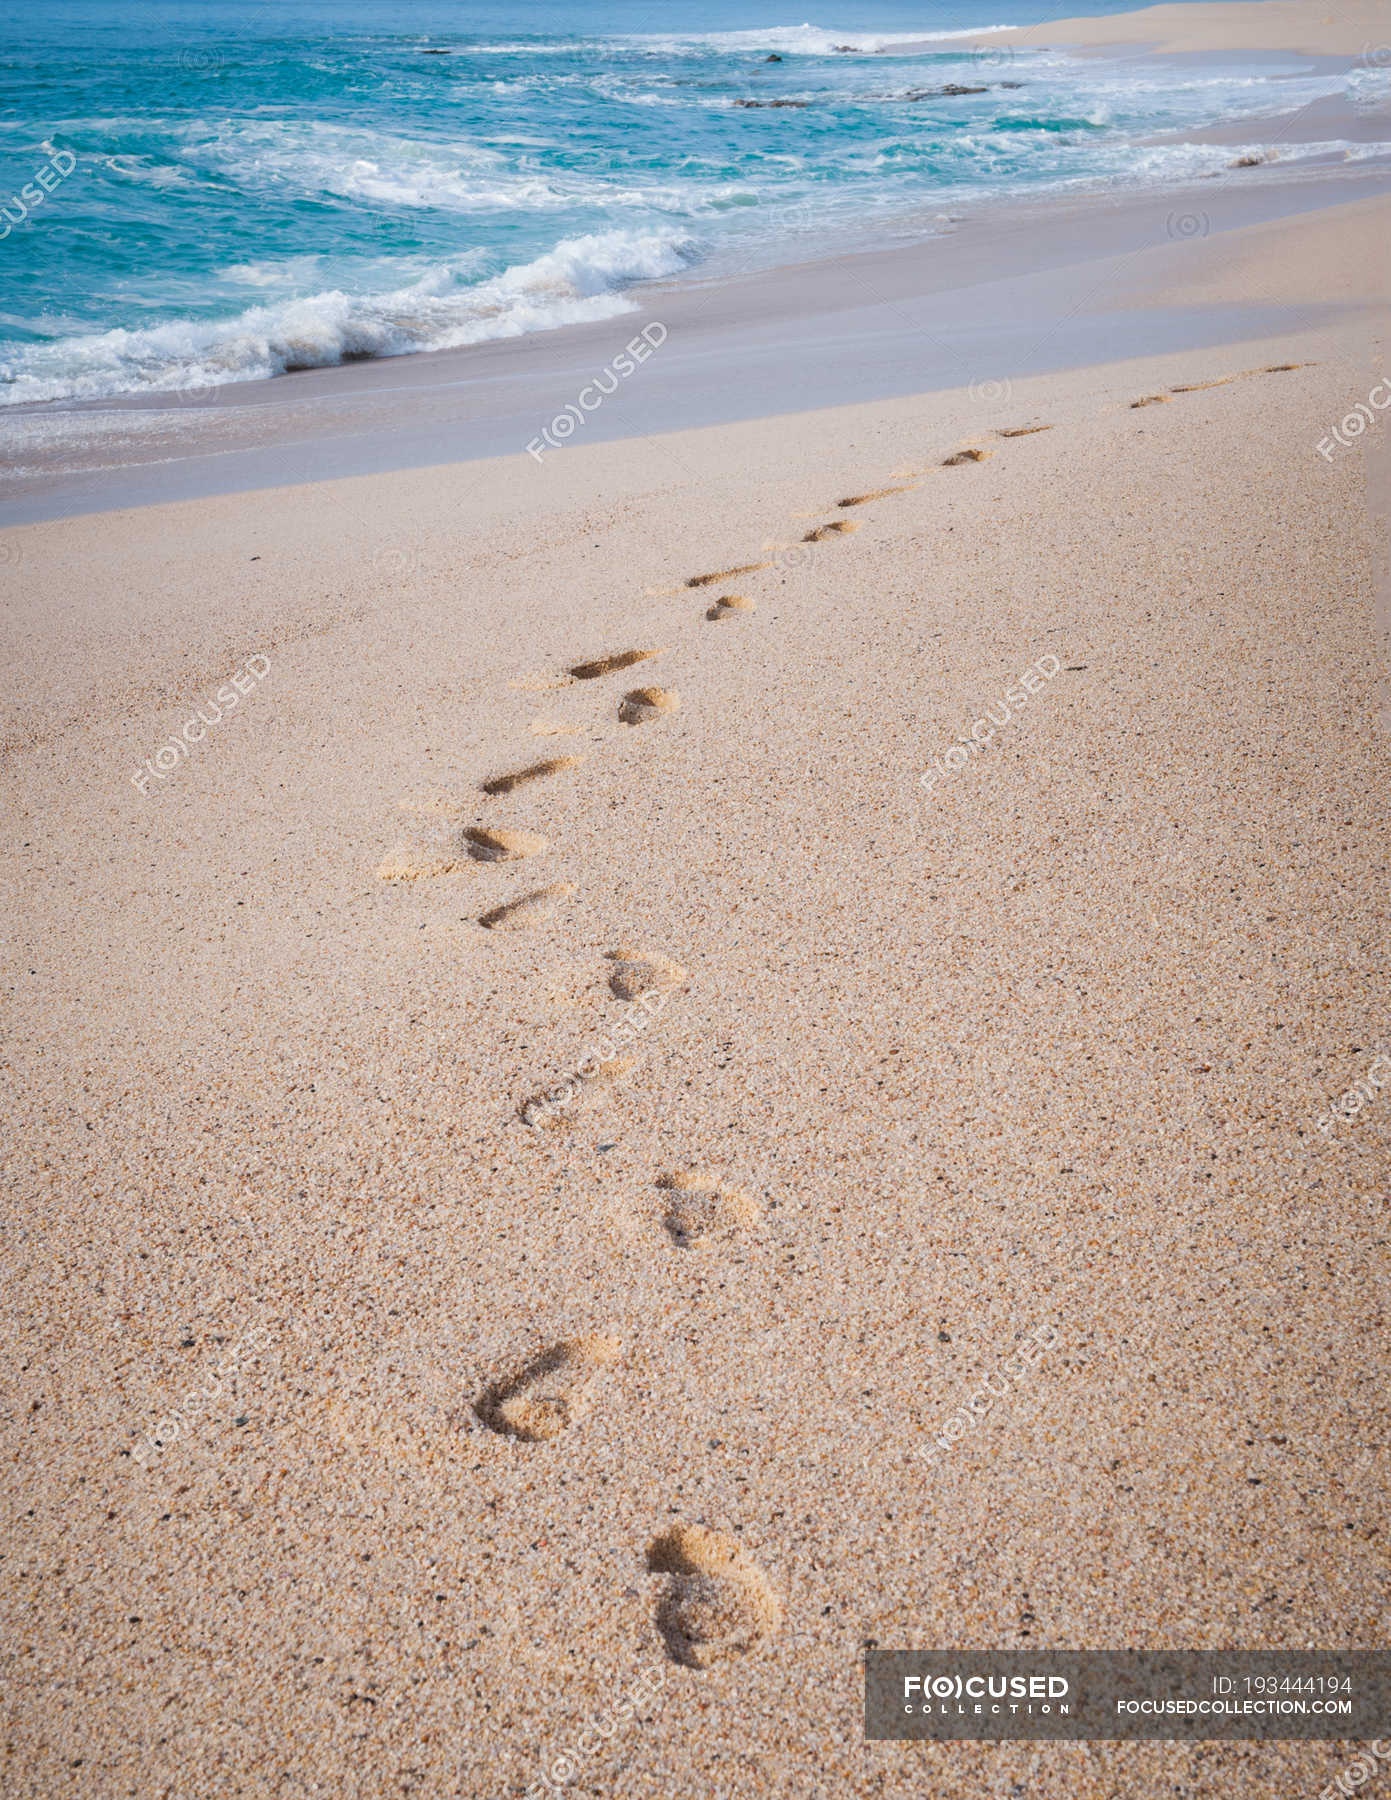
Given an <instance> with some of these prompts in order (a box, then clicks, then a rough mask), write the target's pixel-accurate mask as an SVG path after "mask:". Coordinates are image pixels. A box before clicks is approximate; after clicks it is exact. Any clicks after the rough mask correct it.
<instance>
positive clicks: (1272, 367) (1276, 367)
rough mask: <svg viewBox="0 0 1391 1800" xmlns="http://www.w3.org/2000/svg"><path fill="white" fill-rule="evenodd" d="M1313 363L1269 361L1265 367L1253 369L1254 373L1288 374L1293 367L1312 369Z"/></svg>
mask: <svg viewBox="0 0 1391 1800" xmlns="http://www.w3.org/2000/svg"><path fill="white" fill-rule="evenodd" d="M1313 366H1314V365H1313V363H1267V364H1266V366H1265V367H1264V368H1263V369H1252V370H1251V373H1252V374H1253V375H1288V374H1289V372H1290V370H1291V369H1312V368H1313Z"/></svg>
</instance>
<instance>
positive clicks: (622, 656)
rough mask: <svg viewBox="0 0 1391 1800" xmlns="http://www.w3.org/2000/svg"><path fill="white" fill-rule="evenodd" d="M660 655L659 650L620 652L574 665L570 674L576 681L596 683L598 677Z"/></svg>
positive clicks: (629, 667)
mask: <svg viewBox="0 0 1391 1800" xmlns="http://www.w3.org/2000/svg"><path fill="white" fill-rule="evenodd" d="M661 654H662V653H661V651H660V650H620V651H618V653H617V654H616V655H614V656H601V657H599V658H598V660H597V661H595V662H584V663H576V664H575V666H574V668H573V669H571V671H570V673H571V674H572V675H573V676H574V678H575V680H576V681H596V680H597V679H598V677H599V676H600V675H612V674H614V673H615V671H617V670H618V669H631V668H632V666H633V664H634V663H640V662H647V661H649V660H650V659H651V658H652V657H654V656H660V655H661Z"/></svg>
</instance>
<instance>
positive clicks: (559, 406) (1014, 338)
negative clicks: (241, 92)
mask: <svg viewBox="0 0 1391 1800" xmlns="http://www.w3.org/2000/svg"><path fill="white" fill-rule="evenodd" d="M1295 4H1296V5H1297V6H1304V5H1305V4H1306V0H1295ZM1248 7H1249V8H1253V9H1256V10H1261V11H1263V10H1264V9H1265V8H1268V7H1275V8H1278V9H1280V13H1281V18H1282V20H1283V18H1284V16H1285V15H1286V14H1287V13H1288V11H1289V7H1288V4H1287V0H1236V4H1235V5H1229V4H1228V0H1213V4H1212V6H1211V8H1209V7H1200V8H1196V9H1188V10H1197V11H1200V12H1204V13H1206V12H1207V11H1209V10H1211V11H1213V12H1215V13H1219V14H1222V15H1223V16H1224V17H1225V15H1226V14H1228V13H1229V12H1232V13H1235V14H1237V15H1240V17H1239V19H1238V24H1239V26H1240V29H1237V28H1236V27H1233V28H1232V30H1231V32H1230V33H1229V35H1231V36H1235V37H1236V38H1241V37H1242V36H1243V34H1244V35H1246V36H1249V35H1250V31H1249V27H1248V25H1247V24H1246V23H1245V10H1246V9H1247V8H1248ZM1157 10H1158V11H1160V12H1163V13H1165V14H1166V15H1167V14H1168V13H1170V12H1172V11H1175V10H1177V11H1178V12H1184V11H1185V9H1184V8H1182V7H1180V8H1178V9H1172V8H1161V9H1157ZM1148 18H1149V15H1148V14H1127V15H1118V16H1116V17H1113V18H1111V19H1105V18H1103V19H1100V20H1095V21H1083V22H1082V24H1084V25H1085V24H1088V23H1090V24H1092V25H1095V26H1096V27H1097V29H1098V30H1099V31H1100V30H1101V29H1102V28H1103V27H1104V28H1105V29H1106V30H1107V31H1110V32H1111V33H1112V34H1113V35H1112V36H1109V37H1104V41H1103V40H1102V39H1098V40H1097V42H1096V43H1095V44H1091V43H1088V44H1084V45H1082V46H1081V47H1083V48H1092V49H1095V50H1096V52H1097V54H1100V55H1112V56H1114V55H1115V54H1116V53H1117V52H1118V51H1121V50H1127V49H1128V50H1132V51H1134V52H1135V54H1137V55H1142V56H1149V55H1150V54H1152V51H1151V49H1150V47H1149V46H1148V45H1147V44H1146V42H1145V41H1144V40H1142V39H1141V38H1139V37H1136V36H1135V35H1133V34H1134V33H1135V32H1137V31H1138V30H1139V29H1140V27H1138V26H1136V25H1135V24H1134V22H1135V21H1137V20H1147V19H1148ZM1118 19H1119V21H1120V22H1119V23H1118V22H1117V20H1118ZM1072 23H1073V22H1064V26H1063V27H1060V28H1059V29H1063V28H1064V27H1065V28H1067V29H1070V28H1071V25H1072ZM1122 27H1124V30H1122ZM1036 29H1042V28H1041V27H1040V28H1036ZM1126 32H1130V33H1131V34H1132V35H1130V36H1126V35H1125V33H1126ZM1103 35H1104V34H1103ZM1296 35H1297V34H1296ZM997 36H998V37H999V38H1000V39H1001V40H1003V39H1004V38H1006V37H1009V38H1011V40H1016V39H1017V40H1018V41H1020V42H1022V41H1023V34H1020V33H1019V32H1018V31H1017V30H1015V31H1011V32H1007V33H1006V32H1002V33H999V34H992V35H991V39H990V42H991V43H994V42H995V39H996V37H997ZM1208 38H1209V40H1210V41H1209V42H1207V44H1206V45H1205V47H1204V48H1203V49H1202V50H1201V51H1200V52H1199V51H1192V50H1187V49H1185V50H1180V51H1177V52H1174V53H1172V59H1173V60H1180V61H1188V62H1192V63H1193V64H1194V65H1195V66H1208V65H1211V64H1213V63H1215V62H1217V61H1219V60H1220V58H1221V57H1222V55H1223V54H1224V53H1226V52H1228V51H1229V49H1230V45H1229V43H1228V41H1227V37H1226V36H1224V35H1223V32H1222V31H1221V30H1220V29H1216V28H1214V29H1212V30H1210V31H1209V33H1208ZM1262 47H1263V48H1265V49H1267V50H1269V52H1270V53H1271V54H1272V55H1282V54H1285V53H1284V52H1281V51H1279V50H1277V49H1276V48H1275V47H1274V46H1273V45H1271V44H1270V43H1269V42H1268V41H1267V42H1265V43H1264V44H1263V45H1262ZM1008 53H1010V47H1009V46H1006V48H1005V50H1004V51H1002V54H1008ZM1320 60H1321V61H1324V62H1326V63H1327V64H1328V65H1329V66H1330V67H1334V68H1339V69H1342V68H1346V67H1348V66H1350V65H1349V62H1348V59H1347V58H1346V56H1345V55H1337V54H1332V55H1327V56H1324V57H1322V58H1321V59H1320ZM1146 141H1147V142H1151V143H1154V144H1164V143H1168V142H1175V141H1190V142H1195V143H1208V144H1212V145H1226V146H1232V147H1245V148H1246V149H1248V150H1249V151H1251V152H1252V153H1253V154H1258V155H1260V156H1262V157H1264V158H1266V159H1267V161H1266V165H1265V166H1262V167H1258V168H1252V169H1242V170H1237V169H1236V168H1235V167H1234V165H1233V164H1228V166H1227V168H1226V169H1225V170H1221V171H1218V172H1217V173H1216V174H1215V175H1214V176H1210V177H1207V178H1200V179H1192V180H1188V181H1184V182H1182V183H1174V184H1171V185H1166V186H1163V187H1158V186H1156V187H1154V188H1150V189H1133V188H1130V189H1118V188H1116V187H1107V186H1092V185H1087V186H1085V187H1083V188H1081V189H1080V190H1079V191H1075V192H1053V193H1049V194H1044V195H1040V196H1032V195H1031V196H1019V195H1013V196H989V197H982V198H979V199H975V200H971V199H967V200H962V201H958V202H956V203H955V204H956V205H957V206H959V208H960V211H959V214H958V216H957V217H956V218H955V219H954V221H953V223H952V224H951V225H950V227H949V228H947V229H946V230H942V229H940V228H936V229H934V227H936V226H937V218H938V215H935V214H934V213H933V211H932V209H931V208H930V207H928V206H924V207H923V208H922V209H921V210H920V211H919V212H916V213H912V214H905V215H903V218H902V221H901V226H900V230H901V231H902V232H904V233H911V234H913V241H910V242H907V243H895V244H891V245H888V246H885V245H882V244H881V245H880V246H878V247H874V248H861V247H854V248H847V249H844V250H841V251H839V252H834V251H833V252H830V253H828V254H825V255H822V256H819V257H815V258H812V259H809V260H808V259H798V260H793V261H788V262H783V263H778V264H774V265H772V266H769V267H765V268H762V269H757V270H754V271H747V272H734V273H729V272H722V271H720V270H718V269H716V270H714V271H707V272H704V273H703V272H702V271H701V270H700V269H695V270H692V271H691V272H690V273H689V274H686V275H683V276H679V277H674V278H669V279H665V280H658V281H651V282H645V283H639V284H636V285H635V286H633V287H631V288H628V289H626V290H624V297H625V298H626V299H627V300H629V301H630V302H631V308H630V310H629V311H627V312H625V313H623V314H621V315H618V316H616V317H613V318H609V319H606V320H604V321H601V322H595V323H592V324H584V325H570V326H562V327H557V328H555V329H553V330H548V331H540V332H535V333H527V334H523V335H521V336H518V337H516V338H508V339H498V340H492V341H485V342H483V343H479V344H475V345H471V346H468V347H465V348H463V349H458V350H432V351H419V352H415V353H413V354H410V355H406V356H401V357H381V358H373V359H369V360H365V361H350V362H343V363H338V364H335V365H332V366H328V367H323V368H315V369H308V370H303V371H297V372H294V373H287V374H284V375H280V376H276V377H273V378H270V379H265V380H257V381H249V382H238V383H231V384H228V385H226V386H222V387H216V388H211V389H204V390H194V391H181V392H173V393H166V394H159V395H150V394H143V393H142V394H126V395H120V396H116V397H112V398H109V399H98V400H81V401H65V402H51V403H43V402H36V403H32V404H29V405H25V406H17V407H12V408H6V409H4V411H3V412H0V443H4V444H5V445H6V447H7V452H8V454H7V461H8V463H9V464H10V471H9V473H8V475H7V477H6V478H5V479H4V480H3V481H0V527H4V526H7V525H17V524H24V523H29V522H34V521H36V520H40V519H45V518H56V517H62V516H76V515H79V514H82V513H86V512H92V511H105V510H112V509H120V508H125V507H130V506H143V505H150V504H157V503H159V502H160V501H161V500H170V499H180V498H189V499H191V498H198V497H202V496H210V495H214V494H218V493H231V492H246V491H250V490H254V489H258V488H265V487H271V486H276V485H280V484H282V483H286V484H297V483H303V482H305V481H311V480H315V479H320V478H323V477H324V476H351V475H366V474H372V473H381V472H385V471H387V470H389V469H399V468H412V467H427V466H432V465H434V464H437V463H441V462H453V461H475V460H478V459H480V458H487V457H494V456H501V455H508V454H512V453H514V452H524V450H525V446H526V445H527V444H529V443H534V442H536V441H537V440H538V435H541V441H542V443H543V448H544V450H545V452H546V453H552V451H553V446H554V444H555V443H556V442H558V440H557V439H556V436H555V432H554V431H551V430H550V427H551V426H552V425H554V424H556V423H557V422H558V421H563V418H564V414H565V410H566V409H567V408H568V411H569V413H570V415H571V418H572V420H573V421H574V429H575V430H577V431H582V432H583V434H584V435H585V436H586V437H587V438H588V439H589V440H590V441H596V442H597V441H607V440H609V439H611V438H613V437H619V436H625V435H634V434H636V435H649V434H653V433H660V432H669V431H673V430H680V429H683V428H685V427H698V426H703V425H709V424H716V423H733V422H735V421H737V420H740V419H748V418H754V417H759V416H765V415H774V414H784V413H789V412H793V411H797V410H804V409H808V408H815V407H817V406H822V405H828V404H829V405H835V404H839V403H848V402H850V401H852V400H854V399H855V398H857V397H862V396H863V397H875V398H888V397H891V396H898V397H902V396H905V395H908V394H911V393H914V392H933V391H939V390H940V389H942V388H944V387H950V386H959V385H971V384H973V383H974V384H981V383H989V382H995V383H998V382H1000V381H1004V380H1013V379H1020V378H1023V377H1025V376H1028V375H1030V374H1035V373H1041V372H1045V371H1046V370H1048V369H1056V368H1062V367H1067V366H1069V364H1071V365H1072V366H1080V365H1081V364H1083V363H1085V362H1088V361H1090V360H1093V359H1094V355H1095V350H1096V343H1097V337H1098V333H1099V334H1100V337H1101V339H1102V340H1103V341H1104V342H1105V343H1106V345H1107V349H1106V354H1107V356H1108V358H1110V359H1112V360H1125V359H1127V358H1132V357H1135V356H1138V355H1141V354H1144V352H1145V351H1146V350H1147V349H1153V350H1155V351H1159V350H1162V349H1163V348H1165V347H1180V346H1181V345H1189V346H1193V347H1197V346H1199V345H1207V344H1214V343H1218V342H1222V341H1235V339H1237V338H1239V337H1241V336H1246V337H1252V336H1261V335H1269V334H1270V333H1271V332H1272V331H1275V330H1277V329H1281V328H1283V327H1285V326H1287V325H1289V324H1291V323H1293V320H1292V319H1291V318H1290V317H1289V316H1288V315H1286V316H1284V317H1277V316H1276V315H1274V314H1269V313H1267V314H1263V315H1257V314H1249V315H1247V316H1237V315H1231V314H1228V315H1222V316H1216V315H1214V316H1211V317H1208V318H1205V319H1200V318H1196V317H1188V318H1186V319H1185V320H1184V322H1183V329H1184V334H1185V335H1182V336H1178V335H1175V325H1176V322H1175V321H1174V320H1172V319H1170V320H1167V321H1165V320H1160V319H1156V320H1154V321H1152V322H1151V325H1150V327H1149V335H1148V336H1147V335H1146V331H1145V330H1144V329H1142V328H1141V327H1140V326H1139V324H1138V322H1137V321H1136V320H1135V318H1134V316H1133V313H1131V312H1130V311H1129V310H1128V309H1122V312H1121V314H1120V315H1119V316H1118V315H1117V314H1116V313H1115V312H1114V311H1113V310H1112V309H1110V308H1109V307H1108V305H1107V302H1106V299H1105V294H1106V290H1107V284H1108V280H1109V274H1110V271H1108V269H1107V266H1106V265H1107V262H1108V259H1109V260H1110V261H1111V262H1112V263H1114V264H1115V265H1116V268H1117V271H1118V272H1120V273H1121V274H1123V266H1122V265H1123V264H1124V263H1125V262H1126V261H1128V260H1129V259H1130V258H1131V257H1133V256H1134V255H1136V254H1138V253H1139V252H1140V251H1142V250H1143V249H1144V248H1146V247H1159V246H1162V245H1163V243H1164V242H1165V240H1166V238H1168V239H1170V240H1172V239H1173V238H1174V237H1175V235H1176V233H1179V232H1183V231H1191V232H1193V233H1195V234H1201V235H1202V236H1203V237H1205V238H1208V237H1220V236H1222V235H1223V234H1226V233H1229V232H1231V231H1239V230H1241V229H1242V228H1244V227H1247V226H1254V225H1259V224H1262V223H1266V222H1268V221H1270V220H1271V219H1274V218H1278V217H1280V216H1294V215H1296V214H1305V213H1308V212H1310V211H1314V210H1318V209H1320V208H1326V207H1336V206H1339V205H1342V204H1345V203H1347V202H1348V200H1349V199H1353V200H1355V199H1360V198H1364V197H1369V196H1373V195H1379V194H1383V193H1386V192H1391V110H1388V107H1387V106H1382V107H1381V108H1379V109H1377V110H1375V111H1373V112H1370V113H1369V112H1368V111H1367V110H1366V109H1365V108H1358V107H1354V106H1353V105H1352V104H1351V102H1350V101H1349V100H1348V99H1347V97H1346V96H1342V95H1333V96H1327V97H1325V98H1324V99H1322V100H1319V101H1316V102H1314V103H1312V105H1310V106H1305V107H1303V108H1301V109H1300V110H1299V111H1298V112H1295V113H1281V112H1273V113H1270V114H1263V115H1260V116H1258V117H1255V118H1251V119H1245V118H1239V119H1235V120H1230V121H1225V122H1223V121H1219V122H1215V123H1214V124H1212V125H1210V126H1206V127H1194V128H1192V129H1191V130H1186V131H1183V132H1172V133H1161V134H1159V135H1157V136H1156V137H1155V138H1153V139H1150V140H1146ZM1339 141H1341V142H1346V143H1351V144H1353V145H1355V146H1362V145H1366V146H1368V148H1369V149H1372V148H1374V147H1375V146H1376V145H1377V144H1381V143H1385V144H1387V146H1388V153H1387V155H1386V156H1384V157H1383V156H1377V155H1369V156H1367V157H1366V158H1365V159H1362V160H1357V161H1352V162H1348V161H1344V160H1340V159H1336V158H1327V159H1326V158H1305V159H1296V160H1295V161H1293V162H1289V161H1283V162H1282V160H1281V158H1280V150H1281V147H1282V146H1295V145H1308V144H1311V143H1313V144H1316V143H1325V142H1339ZM1176 220H1177V221H1178V224H1177V225H1176V224H1175V221H1176ZM1060 236H1061V237H1062V238H1063V239H1064V240H1065V242H1066V246H1067V248H1066V252H1065V254H1063V255H1061V256H1060V254H1059V250H1058V244H1057V240H1058V238H1059V237H1060ZM1069 260H1070V262H1071V265H1072V268H1073V278H1072V281H1071V285H1069V279H1068V277H1067V275H1066V273H1065V269H1066V266H1067V264H1068V262H1069ZM1039 271H1042V272H1043V278H1042V281H1041V282H1037V283H1035V282H1032V279H1031V278H1032V277H1033V276H1034V275H1035V274H1037V273H1038V272H1039ZM1033 287H1036V288H1037V289H1038V291H1037V293H1035V292H1033V291H1031V288H1033ZM953 295H955V303H953V300H952V296H953ZM1079 296H1080V297H1081V301H1082V305H1083V308H1085V309H1086V311H1085V315H1084V316H1083V317H1080V318H1079V317H1077V316H1076V314H1077V306H1076V304H1075V302H1076V300H1077V298H1078V297H1079ZM808 297H810V305H808ZM1040 308H1041V309H1042V310H1043V311H1044V312H1045V313H1047V312H1052V314H1053V315H1054V316H1055V317H1056V318H1057V320H1058V329H1057V330H1056V331H1048V332H1045V333H1039V332H1037V331H1035V330H1034V329H1033V328H1032V321H1033V319H1034V316H1035V314H1036V313H1037V312H1038V311H1039V310H1040ZM1304 316H1305V317H1306V318H1307V317H1312V316H1313V314H1312V313H1306V314H1305V315H1304ZM654 321H655V322H656V323H657V324H659V325H660V327H661V329H662V330H663V332H664V333H665V339H664V344H663V348H662V353H661V355H660V357H658V358H656V359H654V360H653V362H652V363H651V364H650V365H649V366H648V367H647V368H646V369H645V370H644V373H643V378H642V380H641V381H635V382H633V383H632V384H631V385H625V386H624V387H623V388H622V390H621V391H617V392H615V393H614V394H613V396H612V399H611V400H610V402H609V404H608V405H607V406H606V407H605V408H604V409H603V410H596V411H595V412H594V413H593V414H592V415H591V416H588V417H583V416H581V413H582V409H581V408H580V407H579V406H578V405H577V404H576V403H575V400H574V398H573V395H574V394H575V393H577V392H588V391H591V384H592V382H593V379H594V377H595V375H596V374H598V375H600V376H601V377H602V375H603V372H604V371H607V370H609V369H610V367H611V359H612V358H613V357H614V356H616V355H617V356H619V357H620V358H622V357H625V356H631V354H632V352H631V351H625V349H624V346H625V345H627V344H628V343H629V340H630V339H631V338H633V337H634V335H635V334H639V333H641V332H642V331H643V330H644V329H647V328H649V327H650V326H651V325H652V323H653V322H654ZM966 321H969V323H966ZM643 360H644V361H646V359H645V358H644V359H643ZM712 361H721V362H723V363H724V364H725V365H726V366H727V367H728V369H729V370H730V371H731V373H730V376H729V378H728V379H721V380H720V381H717V382H711V381H710V380H709V375H708V372H709V367H710V365H711V363H712ZM813 367H814V368H816V370H817V373H816V376H815V378H814V380H813V379H812V378H811V377H810V376H809V370H810V369H811V368H813ZM560 429H562V430H563V429H564V427H563V423H562V424H561V425H560ZM547 435H548V436H549V439H550V442H547ZM554 453H557V454H558V453H559V452H558V450H554Z"/></svg>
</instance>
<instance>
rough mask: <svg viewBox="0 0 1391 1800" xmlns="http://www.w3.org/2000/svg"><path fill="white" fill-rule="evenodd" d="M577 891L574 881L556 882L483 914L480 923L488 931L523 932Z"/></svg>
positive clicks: (534, 889)
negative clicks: (560, 901)
mask: <svg viewBox="0 0 1391 1800" xmlns="http://www.w3.org/2000/svg"><path fill="white" fill-rule="evenodd" d="M575 891H576V890H575V884H574V882H573V881H555V882H552V883H551V885H550V886H549V887H543V888H533V889H532V891H531V892H530V893H529V894H522V895H520V896H519V897H518V898H517V899H516V900H508V901H506V902H505V903H504V904H503V905H502V906H495V907H494V908H493V909H492V911H491V912H485V913H483V914H482V915H481V916H480V917H479V920H478V923H479V924H480V925H482V926H484V927H485V928H486V929H487V930H488V931H499V930H502V931H519V930H523V929H525V928H526V927H527V926H529V925H535V924H536V923H537V921H538V920H539V919H541V918H543V917H544V916H545V914H546V913H548V912H550V911H551V910H552V908H553V907H554V906H555V903H556V902H557V900H567V899H569V897H570V895H571V894H573V893H574V892H575Z"/></svg>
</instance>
